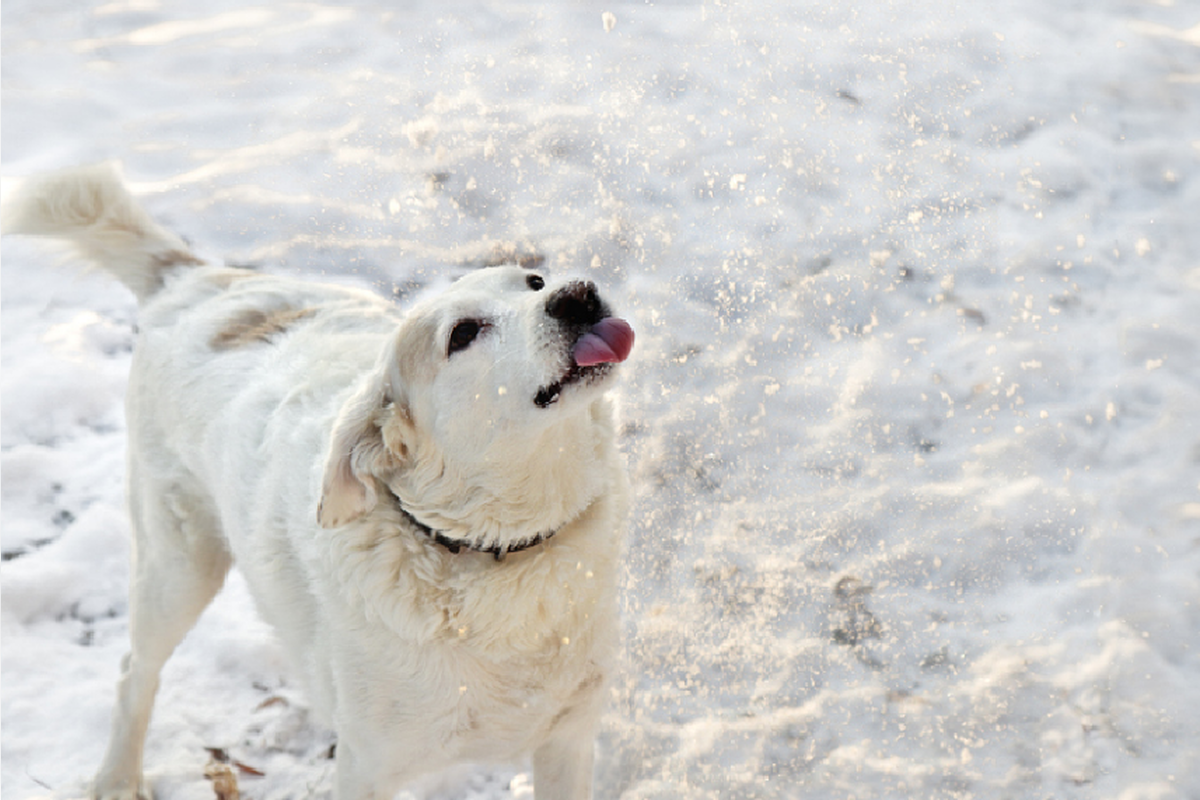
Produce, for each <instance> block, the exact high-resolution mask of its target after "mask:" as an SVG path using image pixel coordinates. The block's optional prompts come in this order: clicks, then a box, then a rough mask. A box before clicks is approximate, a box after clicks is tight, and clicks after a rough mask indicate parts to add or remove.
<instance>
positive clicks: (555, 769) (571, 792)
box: [533, 730, 595, 800]
mask: <svg viewBox="0 0 1200 800" xmlns="http://www.w3.org/2000/svg"><path fill="white" fill-rule="evenodd" d="M594 758H595V745H594V743H593V739H592V734H591V731H590V730H589V731H588V732H587V733H586V735H583V734H570V735H568V734H557V735H554V736H553V737H552V738H551V740H549V741H547V742H546V743H545V744H543V745H542V746H541V747H539V748H538V749H537V750H535V751H534V753H533V791H534V796H535V797H536V798H537V800H590V798H591V796H592V761H593V760H594Z"/></svg>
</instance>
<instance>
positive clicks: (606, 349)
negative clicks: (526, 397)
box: [533, 317, 634, 408]
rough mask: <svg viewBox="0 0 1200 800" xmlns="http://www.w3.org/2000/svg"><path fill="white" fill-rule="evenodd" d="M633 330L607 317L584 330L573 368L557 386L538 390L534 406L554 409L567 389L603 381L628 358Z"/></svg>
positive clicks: (574, 347)
mask: <svg viewBox="0 0 1200 800" xmlns="http://www.w3.org/2000/svg"><path fill="white" fill-rule="evenodd" d="M633 338H634V337H633V328H632V327H631V326H630V325H629V323H628V322H626V321H625V320H623V319H620V318H618V317H605V318H604V319H602V320H600V321H599V322H597V323H596V324H595V325H593V326H591V328H589V329H587V330H584V331H583V332H582V334H581V335H580V336H579V338H578V339H576V340H575V343H574V344H573V345H571V366H570V368H569V369H568V370H567V371H566V373H564V374H563V376H562V377H561V378H559V379H558V380H556V381H555V382H554V383H551V384H548V385H546V386H543V387H542V388H540V389H538V391H537V394H536V395H535V396H534V398H533V403H534V405H536V406H537V407H538V408H546V407H547V406H550V405H553V404H554V403H555V402H556V401H557V400H558V398H559V397H560V396H562V393H563V391H564V390H565V389H567V388H568V387H570V386H575V385H585V386H586V385H589V384H593V383H597V382H598V381H600V380H603V379H604V378H605V377H606V376H607V375H608V374H609V373H610V372H612V369H613V365H614V364H619V363H621V362H622V361H624V360H625V359H627V358H629V353H630V351H631V350H633Z"/></svg>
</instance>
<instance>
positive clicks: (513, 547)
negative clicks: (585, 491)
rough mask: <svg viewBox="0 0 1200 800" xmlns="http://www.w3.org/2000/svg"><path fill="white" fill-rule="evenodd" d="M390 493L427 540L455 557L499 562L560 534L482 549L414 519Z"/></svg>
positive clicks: (541, 534) (540, 534)
mask: <svg viewBox="0 0 1200 800" xmlns="http://www.w3.org/2000/svg"><path fill="white" fill-rule="evenodd" d="M388 491H389V492H390V493H391V495H392V500H394V501H395V504H396V509H397V510H398V511H399V512H400V513H401V514H402V515H403V516H404V518H405V519H407V520H408V521H409V522H410V523H411V524H412V526H413V527H414V528H416V529H417V530H418V531H420V532H421V533H422V534H424V535H425V537H426V538H428V539H429V540H431V541H432V542H434V543H435V544H438V545H441V546H442V547H444V548H446V549H447V550H449V551H450V552H451V553H454V554H455V555H458V553H460V552H462V551H463V550H464V549H466V550H470V551H472V552H475V553H488V554H489V555H491V556H492V557H494V558H495V559H496V560H497V561H503V560H504V557H505V556H507V555H508V554H509V553H519V552H521V551H522V550H528V549H530V548H531V547H537V546H538V545H539V544H541V543H542V542H545V541H546V540H547V539H550V538H551V537H552V536H554V534H556V533H558V531H557V530H553V531H546V532H545V533H539V534H537V535H536V536H532V537H530V538H528V539H522V540H521V541H519V542H514V543H513V544H508V545H498V544H497V545H492V546H490V547H480V546H479V545H477V544H473V543H472V542H469V541H465V540H463V539H452V538H450V537H449V536H447V535H446V534H444V533H442V532H441V531H437V530H434V529H433V528H431V527H429V526H428V525H426V524H425V523H424V522H421V520H419V519H417V518H416V517H414V516H413V514H412V512H411V511H409V510H408V509H407V508H405V507H404V504H403V503H401V502H400V498H399V497H397V496H396V493H395V492H392V491H391V489H390V488H389V489H388Z"/></svg>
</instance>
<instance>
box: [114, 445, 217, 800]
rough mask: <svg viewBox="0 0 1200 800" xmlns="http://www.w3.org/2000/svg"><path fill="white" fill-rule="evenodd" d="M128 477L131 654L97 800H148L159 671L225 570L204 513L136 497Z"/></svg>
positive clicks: (142, 494)
mask: <svg viewBox="0 0 1200 800" xmlns="http://www.w3.org/2000/svg"><path fill="white" fill-rule="evenodd" d="M134 473H135V470H133V469H131V470H130V482H131V492H130V512H131V513H130V517H131V522H132V523H133V529H134V564H133V576H132V586H131V587H130V593H129V594H130V612H129V616H130V640H131V642H130V644H131V650H130V652H129V654H128V655H126V656H125V658H124V660H123V661H122V664H121V679H120V682H119V683H118V684H117V707H116V709H115V711H114V712H113V724H112V734H111V738H110V739H109V744H108V752H107V754H106V755H105V757H104V762H103V764H102V765H101V767H100V771H99V772H98V773H97V775H96V780H95V783H94V786H93V796H94V797H96V798H98V799H99V800H137V798H142V799H143V800H144V798H146V797H147V794H146V793H145V792H144V790H143V788H142V746H143V744H144V742H145V739H146V728H147V726H148V725H149V724H150V711H151V708H152V707H153V705H154V695H155V692H157V690H158V676H159V671H160V670H161V669H162V666H163V664H164V663H165V662H166V660H167V657H168V656H170V655H171V652H172V651H173V650H174V649H175V646H176V645H178V644H179V642H180V641H181V640H182V639H183V637H184V635H185V634H186V633H187V632H188V630H189V629H190V628H191V627H192V625H193V624H194V623H195V621H196V618H197V617H199V616H200V612H201V611H203V610H204V608H205V606H207V605H208V603H209V601H210V600H212V598H213V597H214V596H215V595H216V593H217V591H218V590H219V589H220V588H221V584H222V583H223V582H224V580H225V574H226V573H227V572H228V571H229V565H230V558H229V555H228V553H227V552H226V550H225V547H224V544H223V541H222V539H221V537H220V531H219V528H217V527H216V524H215V521H214V520H213V519H212V516H211V514H209V513H208V512H207V510H205V509H204V508H203V507H202V506H201V505H200V504H197V503H190V502H188V501H187V500H185V499H182V498H181V496H180V495H178V494H172V493H171V492H169V491H167V492H163V493H157V492H155V493H151V491H150V490H149V489H148V488H143V489H141V490H140V491H139V489H138V487H137V482H136V481H137V478H136V476H135V474H134Z"/></svg>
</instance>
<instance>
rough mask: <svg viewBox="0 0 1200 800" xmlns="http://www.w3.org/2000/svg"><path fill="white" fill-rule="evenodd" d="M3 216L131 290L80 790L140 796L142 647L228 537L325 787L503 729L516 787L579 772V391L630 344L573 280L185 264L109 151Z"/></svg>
mask: <svg viewBox="0 0 1200 800" xmlns="http://www.w3.org/2000/svg"><path fill="white" fill-rule="evenodd" d="M4 224H5V229H6V232H8V233H23V234H32V235H43V236H50V237H55V238H59V239H63V240H65V241H67V242H68V243H70V244H72V245H73V246H74V248H75V250H76V251H77V254H78V255H80V256H82V257H84V258H86V259H88V260H90V261H92V262H94V263H96V264H98V265H100V266H101V267H103V268H104V269H105V270H107V271H109V272H110V273H112V274H113V275H115V276H116V277H117V278H119V279H120V280H121V281H122V282H124V283H125V284H126V285H127V286H128V287H129V288H130V289H132V290H133V292H134V293H135V294H136V295H137V297H138V300H139V301H140V311H139V329H140V333H139V336H138V343H137V348H136V351H135V354H134V358H133V367H132V372H131V375H130V379H129V391H128V397H127V414H128V425H129V464H128V492H129V509H130V515H131V517H132V527H133V533H134V573H133V585H132V588H131V592H130V593H131V614H130V618H131V636H132V650H131V652H130V654H129V656H128V657H127V658H126V660H125V662H124V665H123V674H122V677H121V680H120V684H119V689H118V695H119V696H118V708H117V712H116V714H115V721H114V725H113V732H112V739H111V741H110V744H109V748H108V753H107V755H106V756H105V760H104V763H103V765H102V767H101V769H100V771H99V774H98V775H97V777H96V782H95V787H94V793H95V795H96V796H97V797H99V798H104V800H116V799H117V798H120V800H134V799H135V798H138V797H145V795H146V793H145V791H144V789H143V784H142V745H143V741H144V739H145V734H146V726H147V723H148V721H149V719H150V710H151V706H152V704H153V701H154V694H155V690H156V688H157V685H158V675H159V670H160V668H161V667H162V666H163V663H164V662H165V661H166V659H167V657H168V656H169V655H170V654H171V651H172V650H173V649H174V648H175V646H176V645H177V644H178V643H179V641H180V640H181V639H182V637H183V636H184V634H185V633H186V632H187V631H188V629H189V628H191V626H192V624H193V623H194V622H195V620H196V618H197V616H198V615H199V614H200V612H201V611H202V610H203V609H204V607H205V606H206V605H207V604H208V602H209V601H210V600H211V599H212V597H213V596H214V595H215V594H216V592H217V590H218V589H219V588H220V587H221V584H222V582H223V580H224V578H225V574H226V572H227V571H228V569H229V567H230V565H231V563H232V562H234V561H236V562H237V564H238V566H239V568H240V569H241V570H242V571H243V572H244V573H245V575H246V578H247V580H248V583H249V585H250V587H251V590H252V592H253V594H254V597H255V599H256V601H257V604H258V606H259V609H260V611H261V613H262V614H263V616H265V617H266V618H267V619H268V620H269V621H270V622H271V623H272V624H273V625H274V626H275V627H276V628H277V629H278V631H279V634H280V637H281V639H282V640H283V642H284V643H285V646H286V647H287V649H288V651H289V654H290V656H291V657H292V659H293V661H294V663H295V664H296V666H297V667H298V668H299V669H300V670H301V672H302V673H303V676H304V678H305V681H306V686H307V688H308V691H309V693H310V701H311V703H312V705H313V706H314V708H315V709H316V710H317V711H319V712H320V713H321V714H322V715H323V716H324V717H325V718H326V719H327V720H328V721H329V722H330V723H331V724H332V725H333V726H334V727H335V728H336V730H337V734H338V744H337V793H338V796H339V797H340V798H341V800H359V799H360V798H379V800H386V799H387V798H389V797H391V796H392V795H393V794H394V793H395V792H396V791H397V789H398V788H399V786H400V785H401V784H403V783H404V782H405V781H407V780H409V779H411V778H413V777H415V776H416V775H418V774H420V773H424V772H428V771H433V770H438V769H440V768H443V767H446V766H448V765H450V764H452V763H454V762H457V761H464V760H465V761H491V760H509V759H515V758H519V757H522V756H523V755H526V754H532V757H533V770H534V784H535V788H536V791H537V796H538V797H539V798H541V799H542V800H550V799H551V798H563V800H566V799H567V798H573V799H574V798H586V797H590V795H591V783H592V775H591V773H592V758H593V755H592V753H593V739H594V734H595V727H596V723H597V718H598V716H599V714H600V709H601V705H602V702H603V691H604V687H605V681H606V678H607V676H608V673H609V671H610V669H611V668H612V662H613V659H614V653H615V650H616V647H617V617H616V582H617V558H618V551H619V537H618V530H619V528H620V525H621V520H622V519H623V517H624V514H625V511H626V505H627V494H628V492H627V488H626V483H625V477H624V474H623V471H622V469H621V466H620V462H619V459H618V455H617V452H616V449H615V445H614V434H613V421H612V416H611V410H610V404H609V401H608V400H607V399H606V398H605V396H604V390H605V389H606V388H607V387H608V386H609V384H610V382H611V379H612V376H613V374H614V365H615V364H616V363H618V362H620V361H623V360H624V359H625V358H626V357H627V356H628V354H629V351H630V348H631V347H632V344H633V332H632V330H631V328H630V327H629V325H628V324H627V323H625V322H624V321H623V320H620V319H618V318H616V317H613V316H611V315H610V312H609V309H608V306H607V305H606V304H605V303H604V301H603V300H601V299H600V297H599V295H598V294H597V292H596V289H595V287H594V286H593V285H592V284H591V283H585V282H582V281H572V282H561V283H560V284H558V285H550V284H548V283H547V282H546V281H545V279H544V278H543V277H542V276H540V275H538V274H536V273H534V272H531V271H529V270H525V269H521V268H518V267H497V268H492V269H485V270H480V271H477V272H474V273H472V274H470V275H468V276H467V277H465V278H463V279H461V280H459V281H458V282H457V283H455V284H453V285H452V286H451V288H450V289H449V290H448V291H446V292H445V293H443V294H441V295H440V296H438V297H436V298H434V299H431V300H428V301H426V302H423V303H420V304H418V305H417V306H416V307H415V308H412V309H411V310H410V311H409V312H408V313H407V314H404V315H402V314H401V313H399V312H398V311H397V309H396V308H395V307H394V306H393V305H392V304H390V303H388V302H385V301H384V300H382V299H380V298H378V297H376V296H375V295H373V294H370V293H367V292H363V291H356V290H351V289H346V288H341V287H336V286H328V285H322V284H314V283H306V282H301V281H297V280H288V279H285V278H279V277H271V276H267V275H261V274H257V273H255V272H251V271H248V270H242V269H233V268H227V267H220V266H214V265H209V264H206V263H204V262H203V261H202V260H201V259H199V258H197V257H196V256H195V255H193V254H192V253H191V252H190V251H189V249H188V247H187V246H186V245H185V244H184V243H183V241H182V240H180V239H179V238H178V237H176V236H174V235H173V234H171V233H169V232H168V231H166V230H164V229H163V228H161V227H160V226H159V225H157V224H156V223H155V222H154V221H153V220H151V219H150V217H149V216H148V215H147V214H146V213H145V212H144V211H143V210H142V209H141V208H139V207H138V206H137V205H136V204H135V202H134V201H133V199H132V198H131V197H130V195H129V193H128V192H127V190H126V189H125V187H124V186H123V184H122V182H121V180H120V178H119V177H118V175H117V173H116V171H115V170H114V169H113V168H112V167H108V166H101V167H89V168H84V169H77V170H71V171H68V172H64V173H58V174H53V175H49V176H44V177H41V178H35V179H32V180H30V181H28V182H27V183H26V185H25V186H24V187H23V188H22V189H21V190H19V191H18V193H17V196H16V197H15V198H14V200H13V202H12V203H11V204H8V207H7V208H6V210H5V217H4Z"/></svg>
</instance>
